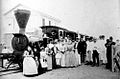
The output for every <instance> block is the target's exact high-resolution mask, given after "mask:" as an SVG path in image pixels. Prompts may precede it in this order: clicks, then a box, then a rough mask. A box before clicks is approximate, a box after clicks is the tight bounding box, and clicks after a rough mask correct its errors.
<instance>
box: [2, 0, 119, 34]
mask: <svg viewBox="0 0 120 79" xmlns="http://www.w3.org/2000/svg"><path fill="white" fill-rule="evenodd" d="M19 3H21V4H23V5H26V6H28V7H30V8H32V9H35V10H38V11H41V12H44V13H47V14H49V15H51V16H53V17H56V18H58V19H60V20H61V27H65V28H67V29H70V30H73V31H76V32H77V31H79V32H80V33H83V34H87V35H94V36H97V35H100V34H105V35H108V36H110V35H114V34H115V33H116V32H117V31H116V29H117V27H118V26H119V22H120V21H119V16H118V15H119V6H118V5H119V0H3V2H2V4H3V7H2V9H3V13H4V12H6V11H8V10H10V9H11V8H13V7H14V6H16V5H17V4H19Z"/></svg>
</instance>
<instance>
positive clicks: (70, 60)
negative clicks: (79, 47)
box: [69, 51, 76, 67]
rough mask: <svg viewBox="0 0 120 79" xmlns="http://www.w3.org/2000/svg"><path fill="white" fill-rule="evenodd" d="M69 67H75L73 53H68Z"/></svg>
mask: <svg viewBox="0 0 120 79" xmlns="http://www.w3.org/2000/svg"><path fill="white" fill-rule="evenodd" d="M69 62H70V66H71V67H73V66H76V56H75V53H74V51H70V58H69Z"/></svg>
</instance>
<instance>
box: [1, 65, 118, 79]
mask: <svg viewBox="0 0 120 79" xmlns="http://www.w3.org/2000/svg"><path fill="white" fill-rule="evenodd" d="M0 79H120V72H111V71H109V70H107V69H105V67H104V66H100V67H91V66H87V65H82V66H79V67H76V68H60V69H55V70H52V71H48V72H46V73H44V74H41V75H38V76H34V77H26V76H24V75H23V74H22V72H15V73H13V72H12V73H9V74H6V75H5V74H4V75H1V76H0Z"/></svg>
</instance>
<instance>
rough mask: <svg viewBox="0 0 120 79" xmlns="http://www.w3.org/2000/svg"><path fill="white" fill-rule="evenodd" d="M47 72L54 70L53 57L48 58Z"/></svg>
mask: <svg viewBox="0 0 120 79" xmlns="http://www.w3.org/2000/svg"><path fill="white" fill-rule="evenodd" d="M47 64H48V67H47V70H51V69H52V56H47Z"/></svg>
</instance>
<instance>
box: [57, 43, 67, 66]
mask: <svg viewBox="0 0 120 79" xmlns="http://www.w3.org/2000/svg"><path fill="white" fill-rule="evenodd" d="M59 50H60V51H61V53H62V54H61V67H65V51H66V47H65V45H64V44H62V45H61V47H60V49H59Z"/></svg>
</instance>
